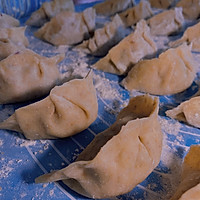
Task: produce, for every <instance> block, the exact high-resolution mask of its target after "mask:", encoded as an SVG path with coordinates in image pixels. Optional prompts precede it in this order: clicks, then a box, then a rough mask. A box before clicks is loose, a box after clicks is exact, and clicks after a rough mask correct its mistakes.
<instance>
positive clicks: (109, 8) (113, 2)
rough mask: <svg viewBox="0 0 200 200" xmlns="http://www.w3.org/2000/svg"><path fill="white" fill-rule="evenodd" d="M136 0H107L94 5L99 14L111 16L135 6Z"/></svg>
mask: <svg viewBox="0 0 200 200" xmlns="http://www.w3.org/2000/svg"><path fill="white" fill-rule="evenodd" d="M135 4H136V3H135V0H106V1H104V2H101V3H98V4H96V5H94V6H93V8H94V9H95V10H96V13H97V15H103V16H111V15H114V14H116V13H119V12H122V11H124V10H126V9H127V8H129V7H132V6H134V5H135Z"/></svg>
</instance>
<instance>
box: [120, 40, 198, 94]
mask: <svg viewBox="0 0 200 200" xmlns="http://www.w3.org/2000/svg"><path fill="white" fill-rule="evenodd" d="M197 66H198V64H197V63H196V61H195V60H194V58H193V56H192V53H191V50H190V46H187V45H186V44H183V45H181V46H179V47H177V48H174V49H172V48H171V49H168V50H167V51H165V52H163V53H162V54H160V55H159V57H158V58H153V59H150V60H143V61H140V62H138V63H137V64H136V65H135V66H134V67H133V68H132V69H131V70H130V71H129V73H128V75H127V77H125V79H124V80H123V81H122V85H123V86H124V87H125V88H126V89H127V90H129V91H131V90H138V91H141V92H147V93H150V94H155V95H171V94H176V93H179V92H182V91H183V90H185V89H187V88H188V87H189V86H190V85H191V84H192V82H193V80H194V78H195V76H196V70H197Z"/></svg>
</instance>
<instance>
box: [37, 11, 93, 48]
mask: <svg viewBox="0 0 200 200" xmlns="http://www.w3.org/2000/svg"><path fill="white" fill-rule="evenodd" d="M95 17H96V14H95V10H94V9H93V8H87V9H86V10H84V11H83V12H82V13H77V12H72V11H63V12H61V13H59V14H58V15H56V16H55V17H53V18H51V20H50V22H47V23H46V24H44V26H42V27H41V28H40V29H39V30H37V31H36V32H35V36H36V37H38V38H40V39H42V40H45V41H47V42H49V43H51V44H53V45H72V44H77V43H79V42H82V41H83V40H84V39H88V38H89V37H90V33H92V32H93V31H94V29H95Z"/></svg>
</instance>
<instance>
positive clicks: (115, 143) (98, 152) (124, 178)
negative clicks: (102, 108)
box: [36, 95, 162, 199]
mask: <svg viewBox="0 0 200 200" xmlns="http://www.w3.org/2000/svg"><path fill="white" fill-rule="evenodd" d="M161 150H162V132H161V127H160V124H159V122H158V99H157V98H155V99H153V98H152V97H150V96H148V95H145V96H137V97H135V98H133V99H131V100H130V102H129V105H128V106H127V107H125V108H124V109H123V110H122V111H121V112H120V113H119V115H118V117H117V120H116V122H115V123H114V124H113V125H112V126H110V127H109V128H108V129H107V130H105V131H104V132H102V133H100V134H98V135H97V136H96V137H95V139H94V140H93V141H92V142H91V143H90V144H89V146H88V147H87V148H86V149H85V150H84V151H83V152H82V153H81V154H80V155H79V157H78V159H77V161H76V162H74V163H72V164H70V165H69V166H68V167H66V168H64V169H61V170H59V171H55V172H52V173H49V174H45V175H43V176H41V177H39V178H37V179H36V182H52V181H57V180H63V182H64V183H65V184H66V185H68V186H69V187H70V188H71V189H73V190H75V191H76V192H78V193H80V194H82V195H84V196H87V197H90V198H97V199H99V198H110V197H115V196H117V195H120V194H124V193H127V192H129V191H131V190H132V189H133V188H134V187H135V186H136V185H137V184H139V183H140V182H142V181H143V180H144V179H145V178H146V177H147V176H148V175H149V174H150V173H151V172H152V170H153V169H154V168H155V167H156V166H157V165H158V163H159V161H160V156H161Z"/></svg>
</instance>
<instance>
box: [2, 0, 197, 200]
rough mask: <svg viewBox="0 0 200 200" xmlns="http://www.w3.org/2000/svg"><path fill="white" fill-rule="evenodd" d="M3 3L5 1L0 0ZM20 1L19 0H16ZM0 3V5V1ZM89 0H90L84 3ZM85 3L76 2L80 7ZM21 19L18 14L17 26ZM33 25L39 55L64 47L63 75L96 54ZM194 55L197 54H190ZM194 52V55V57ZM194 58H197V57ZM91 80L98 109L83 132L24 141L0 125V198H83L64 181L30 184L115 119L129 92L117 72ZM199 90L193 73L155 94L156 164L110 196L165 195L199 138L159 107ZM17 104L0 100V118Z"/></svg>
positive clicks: (145, 199)
mask: <svg viewBox="0 0 200 200" xmlns="http://www.w3.org/2000/svg"><path fill="white" fill-rule="evenodd" d="M2 2H4V1H1V3H2ZM5 2H8V1H5ZM19 2H20V1H19ZM0 5H1V4H0ZM89 5H91V4H89ZM86 6H88V5H84V6H83V5H82V7H77V10H81V9H82V8H83V7H86ZM24 21H25V19H24V18H23V19H21V23H22V25H23V23H24ZM34 31H35V29H33V28H30V27H28V28H27V30H26V34H27V36H28V38H29V41H30V46H29V48H30V49H32V50H34V51H36V52H37V53H39V54H41V55H45V56H52V55H55V54H57V53H60V52H66V58H65V60H64V61H63V62H62V63H60V65H59V69H60V71H61V72H62V73H65V74H66V75H68V76H73V77H77V76H82V77H83V76H84V75H86V74H87V72H88V71H89V68H88V67H87V66H89V65H90V64H92V63H94V62H95V61H96V58H94V57H89V56H86V55H85V54H83V53H80V52H77V51H75V50H73V49H71V48H68V47H67V46H61V47H54V46H52V45H50V44H47V43H45V42H42V41H40V40H39V39H36V38H35V37H34V36H33V32H34ZM194 56H195V57H196V58H197V59H199V58H200V57H199V56H200V55H199V56H198V54H194ZM198 57H199V58H198ZM199 61H200V59H199ZM94 74H95V75H94V84H95V87H96V90H97V95H98V103H99V111H98V117H97V119H96V121H95V122H94V123H93V124H92V125H91V126H90V127H89V128H88V129H87V130H85V131H83V132H81V133H79V134H77V135H75V136H73V137H69V138H66V139H58V140H41V141H29V140H26V139H24V137H23V136H22V135H21V134H19V133H17V132H13V131H5V130H0V199H2V200H11V199H12V200H15V199H16V200H19V199H23V200H30V199H31V200H36V199H37V200H43V199H44V200H47V199H48V200H67V199H71V200H83V199H88V198H85V197H83V196H81V195H79V194H77V193H75V192H73V191H72V190H70V189H69V188H68V187H67V186H65V185H64V184H63V183H62V182H55V183H48V184H35V183H34V179H35V178H36V177H38V176H40V175H41V174H44V173H47V172H50V171H51V170H58V169H61V168H63V167H66V166H67V165H68V164H69V163H71V162H73V161H74V160H75V159H76V157H77V155H78V154H79V153H80V152H81V151H82V150H83V149H84V148H85V147H86V146H87V145H88V144H89V143H90V141H91V140H92V139H93V138H94V136H95V135H96V134H98V133H100V132H101V131H103V130H105V129H107V128H108V127H109V126H110V125H111V124H112V123H113V122H114V121H115V119H116V116H117V113H118V112H119V111H120V109H121V108H122V107H123V106H125V105H126V104H127V102H128V100H129V98H130V96H136V95H139V94H141V93H139V92H133V93H131V94H129V93H128V92H127V91H126V90H124V89H123V88H122V87H121V86H120V85H119V82H120V81H121V78H122V77H119V76H116V75H112V74H108V73H103V72H100V71H96V70H94ZM198 89H199V75H198V74H197V78H196V79H195V81H194V83H193V84H192V86H191V87H190V88H188V89H187V90H186V91H184V92H182V93H179V94H176V95H173V96H160V97H159V99H160V111H159V119H160V122H161V125H162V130H163V135H164V141H163V152H162V157H161V161H160V164H159V165H158V166H157V167H156V169H155V170H154V171H153V172H152V173H151V174H150V175H149V176H148V178H147V179H146V180H144V181H143V182H142V183H140V184H139V185H138V186H136V187H135V188H134V189H133V190H132V191H131V192H130V193H128V194H125V195H122V196H119V197H116V199H123V200H131V199H132V200H133V199H134V200H155V199H156V200H159V199H163V200H167V199H169V196H170V195H172V193H173V191H174V189H175V187H176V185H177V181H178V175H179V173H180V167H181V162H182V160H183V157H184V156H185V154H186V153H187V151H188V148H189V146H190V145H192V144H199V143H200V130H199V129H197V128H194V127H191V126H188V125H186V124H184V123H180V122H178V121H175V120H171V119H169V118H167V117H166V116H165V111H166V110H167V109H171V108H173V107H175V106H176V105H178V104H179V103H181V102H183V101H184V100H187V99H189V98H191V97H192V96H193V95H194V94H195V93H196V92H197V91H198ZM28 103H31V102H26V103H23V104H12V105H11V104H9V105H0V121H2V120H4V119H6V118H7V117H8V116H10V115H11V114H12V113H13V112H14V110H15V109H17V108H19V107H21V106H23V105H26V104H28Z"/></svg>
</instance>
